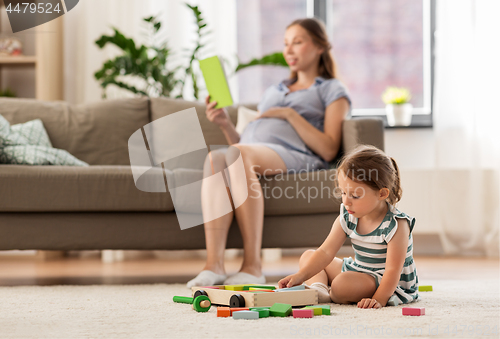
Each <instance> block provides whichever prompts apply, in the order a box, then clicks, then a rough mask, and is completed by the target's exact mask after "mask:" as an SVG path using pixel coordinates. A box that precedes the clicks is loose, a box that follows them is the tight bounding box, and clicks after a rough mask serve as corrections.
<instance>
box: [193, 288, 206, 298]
mask: <svg viewBox="0 0 500 339" xmlns="http://www.w3.org/2000/svg"><path fill="white" fill-rule="evenodd" d="M200 295H204V296H206V297H208V293H207V292H205V291H203V290H197V291H196V292H194V297H193V299H195V298H196V297H199V296H200Z"/></svg>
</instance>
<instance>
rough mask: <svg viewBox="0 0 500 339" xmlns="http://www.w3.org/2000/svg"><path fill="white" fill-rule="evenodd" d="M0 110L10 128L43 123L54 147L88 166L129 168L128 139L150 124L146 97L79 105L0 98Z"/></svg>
mask: <svg viewBox="0 0 500 339" xmlns="http://www.w3.org/2000/svg"><path fill="white" fill-rule="evenodd" d="M0 107H1V111H0V114H2V115H3V116H4V117H5V118H6V119H7V121H9V122H10V123H11V124H12V125H13V124H19V123H24V122H27V121H30V120H34V119H40V120H42V122H43V125H44V126H45V129H46V130H47V133H48V135H49V138H50V141H51V142H52V146H53V147H55V148H60V149H64V150H66V151H68V152H69V153H70V154H72V155H74V156H75V157H77V158H78V159H80V160H82V161H85V162H87V163H89V164H90V165H129V164H130V160H129V156H128V139H129V138H130V136H131V135H132V133H134V132H135V131H136V130H138V129H139V128H141V127H142V126H144V125H145V124H147V123H149V112H148V99H147V98H131V99H119V100H104V101H99V102H94V103H89V104H82V105H70V104H67V103H65V102H59V101H56V102H45V101H38V100H33V99H13V98H0Z"/></svg>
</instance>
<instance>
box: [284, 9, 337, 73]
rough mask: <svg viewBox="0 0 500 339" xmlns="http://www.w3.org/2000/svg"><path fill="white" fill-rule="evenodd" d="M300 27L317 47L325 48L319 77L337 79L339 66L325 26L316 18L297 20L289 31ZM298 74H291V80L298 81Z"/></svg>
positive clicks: (320, 62) (321, 58)
mask: <svg viewBox="0 0 500 339" xmlns="http://www.w3.org/2000/svg"><path fill="white" fill-rule="evenodd" d="M295 25H299V26H300V27H302V28H303V29H305V30H306V31H307V33H308V34H309V36H310V37H311V38H312V40H313V42H314V43H315V44H316V46H318V47H320V48H324V49H325V50H324V52H323V53H322V54H321V57H320V58H319V65H318V72H319V75H320V76H322V77H323V78H325V79H332V78H336V77H337V65H336V63H335V59H334V58H333V55H332V53H331V52H330V49H331V48H332V46H331V45H330V43H329V42H328V35H327V34H326V29H325V25H323V23H322V22H321V21H319V20H317V19H315V18H305V19H297V20H295V21H294V22H292V23H291V24H290V25H288V26H287V29H288V28H290V27H292V26H295ZM296 78H297V72H291V73H290V79H296Z"/></svg>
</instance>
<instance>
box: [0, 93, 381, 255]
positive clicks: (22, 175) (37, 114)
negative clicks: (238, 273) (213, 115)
mask: <svg viewBox="0 0 500 339" xmlns="http://www.w3.org/2000/svg"><path fill="white" fill-rule="evenodd" d="M245 106H246V107H249V108H251V109H255V105H245ZM191 107H194V108H195V109H196V113H197V115H198V118H199V121H200V124H201V127H202V132H203V136H204V138H205V141H206V144H207V145H223V144H227V143H226V140H225V138H224V136H223V134H222V132H221V131H220V129H219V128H218V127H217V126H216V125H214V124H212V123H211V122H209V121H208V120H207V118H206V116H205V106H204V105H203V104H202V103H198V102H189V101H184V100H178V99H169V98H126V99H118V100H105V101H99V102H95V103H89V104H81V105H71V104H68V103H65V102H43V101H37V100H32V99H14V98H2V99H0V114H2V115H3V116H4V117H5V118H6V119H7V120H8V121H9V122H10V123H11V125H13V124H18V123H24V122H27V121H30V120H33V119H37V118H38V119H41V120H42V122H43V124H44V126H45V129H46V130H47V133H48V135H49V137H50V140H51V142H52V144H53V146H54V147H55V148H60V149H64V150H67V151H68V152H69V153H71V154H72V155H74V156H75V157H77V158H78V159H80V160H83V161H85V162H87V163H88V164H89V165H90V166H88V167H72V166H27V165H7V164H2V165H0V187H1V194H0V234H2V237H0V250H28V249H30V250H57V251H66V250H104V249H122V250H126V249H133V250H189V249H204V248H205V237H204V228H203V226H202V225H200V226H197V227H192V228H189V229H185V230H181V229H180V227H179V222H178V220H177V217H176V214H175V212H174V207H173V203H172V199H171V196H170V194H169V193H168V192H167V193H148V192H143V191H140V190H139V189H137V188H136V186H135V184H134V179H133V176H132V171H131V167H130V160H129V153H128V146H127V145H128V144H127V142H128V139H129V138H130V136H131V135H132V134H133V133H134V132H135V131H137V130H138V129H140V128H141V127H142V126H144V125H146V124H148V123H150V122H151V121H154V120H156V119H159V118H162V117H164V116H166V115H169V114H172V113H175V112H178V111H181V110H184V109H187V108H191ZM228 112H229V115H230V118H231V120H232V121H233V123H235V124H236V123H237V107H228ZM383 129H384V126H383V122H382V121H381V120H379V119H364V118H363V119H348V120H345V121H344V122H343V126H342V133H343V135H342V147H341V148H342V152H346V151H349V150H351V149H353V148H354V147H356V145H358V144H371V145H375V146H376V147H378V148H380V149H383V148H384V134H383ZM187 170H189V171H190V172H191V173H198V174H196V175H200V176H201V175H202V174H201V173H202V170H201V168H192V169H187ZM319 173H320V172H318V171H312V172H307V173H296V174H290V175H286V176H285V177H284V180H279V181H278V180H274V179H273V178H272V177H268V178H262V179H261V181H262V184H266V185H267V186H266V187H268V188H269V190H270V191H272V189H273V188H274V187H280V188H281V189H285V188H286V187H289V186H293V187H294V189H296V190H299V191H300V190H301V189H302V190H303V192H305V193H306V194H304V195H302V194H298V195H296V196H295V197H294V198H293V199H288V198H286V197H284V196H282V197H275V196H273V195H269V196H267V197H266V198H265V216H264V230H263V232H264V234H263V244H262V245H263V247H264V248H296V247H316V246H318V245H320V244H321V243H322V241H323V240H324V239H325V238H326V236H327V234H328V232H329V231H330V228H331V226H332V223H333V221H334V220H335V218H336V217H337V216H338V214H339V213H338V211H339V201H337V200H335V199H334V198H332V197H331V196H330V195H329V194H326V193H325V194H321V193H320V190H321V189H323V192H327V191H326V190H325V189H324V187H326V186H328V187H332V185H333V183H332V180H331V175H332V174H334V173H335V169H334V168H332V169H329V170H327V171H323V172H322V173H321V175H318V174H319ZM327 174H328V175H327ZM282 179H283V178H282ZM264 180H265V181H264ZM308 192H312V193H314V192H318V193H317V194H316V196H314V194H307V193H308ZM242 246H243V243H242V240H241V236H240V233H239V229H238V227H237V223H236V221H235V220H234V221H233V225H232V226H231V228H230V231H229V236H228V240H227V248H242Z"/></svg>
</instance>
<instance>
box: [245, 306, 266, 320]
mask: <svg viewBox="0 0 500 339" xmlns="http://www.w3.org/2000/svg"><path fill="white" fill-rule="evenodd" d="M250 311H254V312H259V318H267V317H269V307H250Z"/></svg>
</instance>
